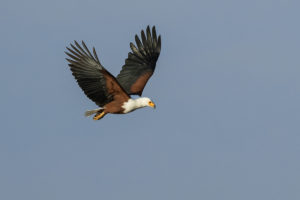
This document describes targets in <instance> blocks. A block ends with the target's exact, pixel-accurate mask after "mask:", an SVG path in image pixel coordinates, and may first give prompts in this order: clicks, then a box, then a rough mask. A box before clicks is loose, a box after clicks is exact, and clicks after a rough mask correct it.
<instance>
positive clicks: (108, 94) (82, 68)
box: [65, 41, 129, 107]
mask: <svg viewBox="0 0 300 200" xmlns="http://www.w3.org/2000/svg"><path fill="white" fill-rule="evenodd" d="M67 49H68V50H69V52H65V53H66V54H67V55H68V56H69V57H70V58H71V59H68V58H67V60H68V61H69V66H70V69H71V71H72V72H73V73H72V74H73V75H74V77H75V79H76V80H77V82H78V84H79V86H80V87H81V89H82V90H83V91H84V93H85V94H86V95H87V96H88V97H89V98H90V99H91V100H92V101H94V102H95V103H96V104H97V105H98V106H100V107H102V106H104V105H105V104H107V103H109V102H111V101H113V100H114V98H115V96H122V97H125V98H126V97H129V96H128V95H127V94H126V92H125V91H124V89H123V88H122V87H121V86H120V85H119V84H118V82H117V80H116V79H115V77H113V76H112V75H111V74H110V73H109V72H108V71H107V70H106V69H105V68H104V67H103V66H102V65H101V64H100V61H99V59H98V56H97V53H96V51H95V48H93V55H92V54H91V52H90V51H89V49H88V48H87V46H86V45H85V43H84V42H83V41H82V46H80V45H79V44H78V43H77V42H76V41H75V46H74V45H72V44H71V48H68V47H67Z"/></svg>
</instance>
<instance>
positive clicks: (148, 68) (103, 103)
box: [65, 26, 161, 120]
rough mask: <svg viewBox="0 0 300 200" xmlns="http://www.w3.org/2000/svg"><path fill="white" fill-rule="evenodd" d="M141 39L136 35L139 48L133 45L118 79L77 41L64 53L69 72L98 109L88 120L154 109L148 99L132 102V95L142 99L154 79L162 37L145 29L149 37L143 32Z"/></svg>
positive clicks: (87, 113) (83, 44)
mask: <svg viewBox="0 0 300 200" xmlns="http://www.w3.org/2000/svg"><path fill="white" fill-rule="evenodd" d="M141 39H142V41H141V40H140V39H139V37H138V36H137V35H135V42H136V45H137V47H136V46H135V45H134V44H133V43H130V48H131V50H132V52H129V53H128V58H127V59H126V60H125V64H124V65H123V67H122V70H121V72H120V73H119V75H118V76H117V77H114V76H113V75H112V74H111V73H110V72H108V71H107V70H106V69H105V68H104V67H103V66H102V65H101V63H100V61H99V59H98V56H97V53H96V50H95V48H93V54H91V52H90V51H89V49H88V48H87V46H86V45H85V43H84V42H83V41H82V46H81V45H79V44H78V43H77V42H76V41H74V43H75V45H73V44H70V46H71V48H68V47H67V49H68V51H69V52H65V53H66V54H67V55H68V56H69V57H70V59H68V58H66V59H67V61H68V62H69V66H70V69H71V71H72V74H73V76H74V77H75V79H76V80H77V83H78V85H79V86H80V87H81V89H82V90H83V92H84V93H85V94H86V96H87V97H88V98H90V99H91V100H92V101H94V102H95V103H96V104H97V105H98V106H99V108H97V109H94V110H88V111H86V112H85V115H86V116H90V115H93V114H95V115H94V117H93V119H94V120H99V119H101V118H102V117H104V116H105V115H106V114H108V113H112V114H125V113H129V112H132V111H134V110H136V109H138V108H142V107H146V106H149V107H153V108H155V104H154V103H153V101H151V100H150V98H148V97H139V98H137V99H132V98H131V97H130V95H139V96H141V95H142V92H143V89H144V87H145V85H146V83H147V81H148V80H149V78H150V77H151V76H152V74H153V72H154V70H155V66H156V61H157V59H158V57H159V54H160V49H161V37H160V35H159V36H158V37H157V35H156V30H155V26H153V28H152V34H151V31H150V27H149V26H148V27H147V29H146V34H145V32H144V31H143V30H142V31H141Z"/></svg>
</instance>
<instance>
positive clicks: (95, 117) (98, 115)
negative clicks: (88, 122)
mask: <svg viewBox="0 0 300 200" xmlns="http://www.w3.org/2000/svg"><path fill="white" fill-rule="evenodd" d="M104 115H105V112H102V113H99V114H96V115H95V116H94V117H93V119H94V120H99V119H101V118H102V117H103V116H104Z"/></svg>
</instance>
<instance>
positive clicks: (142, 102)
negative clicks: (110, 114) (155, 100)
mask: <svg viewBox="0 0 300 200" xmlns="http://www.w3.org/2000/svg"><path fill="white" fill-rule="evenodd" d="M148 102H149V98H147V97H140V98H137V99H129V100H128V101H127V102H125V103H124V104H123V106H122V107H123V108H124V113H129V112H131V111H134V110H136V109H138V108H143V107H146V106H148Z"/></svg>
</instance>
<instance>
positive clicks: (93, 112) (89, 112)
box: [84, 108, 104, 117]
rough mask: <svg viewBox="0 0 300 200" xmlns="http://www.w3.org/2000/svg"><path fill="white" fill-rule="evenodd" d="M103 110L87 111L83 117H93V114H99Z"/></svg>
mask: <svg viewBox="0 0 300 200" xmlns="http://www.w3.org/2000/svg"><path fill="white" fill-rule="evenodd" d="M103 110H104V109H103V108H97V109H95V110H87V111H86V112H85V113H84V115H85V116H86V117H88V116H91V115H93V114H95V113H101V112H102V111H103Z"/></svg>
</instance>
